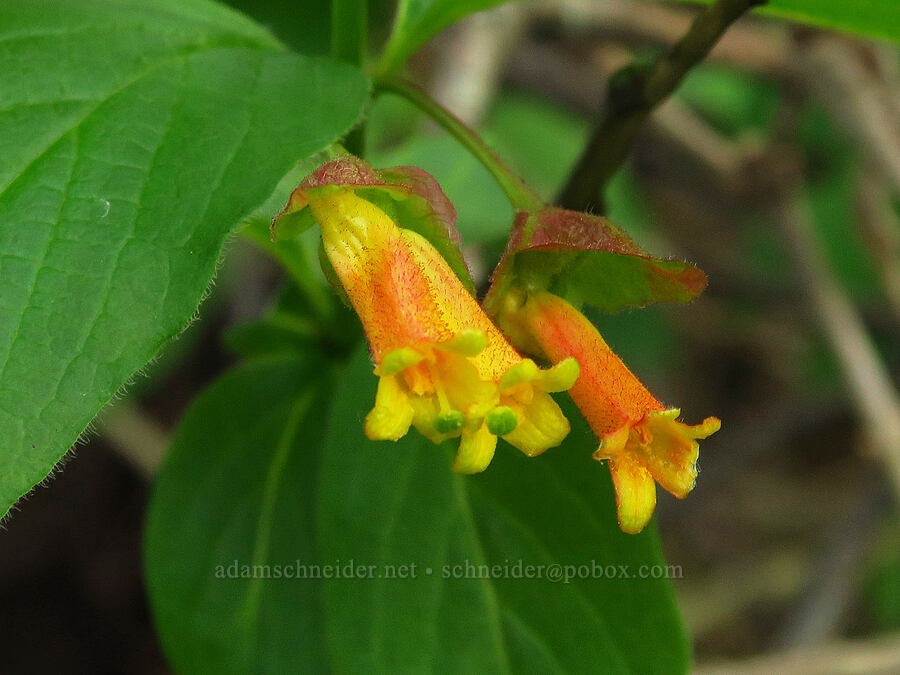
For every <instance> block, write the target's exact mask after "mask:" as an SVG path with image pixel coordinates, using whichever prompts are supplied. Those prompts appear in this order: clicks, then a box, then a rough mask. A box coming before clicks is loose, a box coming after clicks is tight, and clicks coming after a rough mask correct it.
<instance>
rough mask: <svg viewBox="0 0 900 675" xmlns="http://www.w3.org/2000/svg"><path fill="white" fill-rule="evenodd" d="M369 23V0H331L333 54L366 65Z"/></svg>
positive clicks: (350, 61)
mask: <svg viewBox="0 0 900 675" xmlns="http://www.w3.org/2000/svg"><path fill="white" fill-rule="evenodd" d="M368 23H369V6H368V2H367V0H331V55H332V56H333V57H334V58H336V59H338V60H340V61H346V62H347V63H352V64H353V65H354V66H363V65H365V61H366V47H367V32H368Z"/></svg>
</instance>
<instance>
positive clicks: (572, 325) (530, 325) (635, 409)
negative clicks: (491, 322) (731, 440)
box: [507, 291, 721, 533]
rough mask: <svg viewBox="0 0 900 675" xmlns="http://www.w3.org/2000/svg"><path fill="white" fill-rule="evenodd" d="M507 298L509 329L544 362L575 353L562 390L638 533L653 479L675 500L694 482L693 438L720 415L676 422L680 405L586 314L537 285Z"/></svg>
mask: <svg viewBox="0 0 900 675" xmlns="http://www.w3.org/2000/svg"><path fill="white" fill-rule="evenodd" d="M510 302H521V303H522V304H521V305H520V306H518V307H517V308H516V309H514V310H513V311H511V312H509V313H507V321H508V322H509V323H510V330H511V332H513V333H515V334H519V335H521V339H522V340H524V341H527V342H529V343H530V344H531V345H532V349H533V350H538V349H539V350H540V352H542V353H543V354H544V355H546V357H547V358H548V359H549V360H550V361H551V362H554V363H555V362H558V361H561V360H564V359H568V358H572V357H574V358H576V359H577V360H578V363H579V364H580V366H581V375H580V376H579V378H578V381H577V382H576V383H575V385H574V386H573V387H572V388H571V389H570V390H569V394H570V395H571V397H572V399H573V400H574V401H575V404H576V405H577V406H578V408H579V409H580V410H581V412H582V414H583V415H584V417H585V419H586V420H587V422H588V424H590V426H591V429H592V430H593V431H594V433H595V434H596V435H597V438H598V439H599V441H600V445H599V447H598V449H597V450H596V452H594V458H595V459H598V460H607V461H608V464H609V469H610V472H611V474H612V479H613V485H614V487H615V491H616V504H617V508H618V517H619V525H620V527H621V528H622V530H624V531H625V532H629V533H637V532H640V531H641V530H642V529H643V528H644V526H645V525H646V524H647V522H648V521H649V520H650V518H651V516H652V515H653V511H654V509H655V507H656V482H658V483H659V484H660V485H661V486H662V487H663V488H664V489H666V490H668V491H669V492H671V493H672V494H673V495H675V496H676V497H678V498H679V499H682V498H684V497H686V496H687V494H688V493H689V492H690V491H691V490H692V489H693V488H694V483H695V481H696V478H697V458H698V455H699V444H698V443H697V441H698V440H700V439H704V438H706V437H708V436H710V435H711V434H713V433H715V432H716V431H718V430H719V427H720V426H721V422H720V421H719V420H718V419H717V418H715V417H707V418H706V419H705V420H704V421H703V422H702V423H701V424H698V425H695V426H690V425H687V424H684V423H683V422H679V421H678V420H677V418H678V416H679V415H680V414H681V411H680V410H679V409H677V408H666V406H664V405H663V404H662V403H660V402H659V401H658V400H657V399H656V398H655V397H654V396H653V394H651V393H650V392H649V391H647V389H646V387H644V385H643V384H642V383H641V382H640V380H638V378H637V377H635V376H634V375H633V374H632V373H631V371H630V370H629V369H628V368H627V367H626V366H625V364H624V363H622V361H621V359H619V357H618V356H616V355H615V354H614V353H613V352H612V350H611V349H610V348H609V346H607V344H606V342H605V341H604V340H603V338H602V337H601V335H600V333H599V332H598V331H597V329H596V328H595V327H594V325H593V324H592V323H591V322H590V321H589V320H588V319H587V317H585V316H584V315H583V314H582V313H581V312H580V311H578V310H577V309H576V308H575V307H573V306H572V305H570V304H569V303H568V302H566V301H565V300H563V299H562V298H560V297H558V296H556V295H553V294H551V293H548V292H546V291H537V292H534V293H530V294H528V296H527V299H525V298H519V299H518V300H517V301H516V300H513V298H512V296H511V298H510Z"/></svg>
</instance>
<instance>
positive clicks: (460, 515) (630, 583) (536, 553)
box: [318, 354, 688, 673]
mask: <svg viewBox="0 0 900 675" xmlns="http://www.w3.org/2000/svg"><path fill="white" fill-rule="evenodd" d="M374 396H375V378H374V377H373V376H372V374H371V364H370V363H369V362H368V360H367V359H366V358H365V355H364V354H359V356H358V358H357V359H356V360H355V362H354V363H353V365H352V366H351V367H350V368H348V370H347V371H346V373H345V377H344V379H343V381H342V383H341V386H340V387H339V390H338V398H337V401H336V403H335V408H334V410H333V415H334V416H333V419H334V420H335V423H333V424H332V425H331V427H330V429H329V432H328V436H327V439H326V443H325V454H324V456H323V459H322V465H321V473H320V488H319V502H318V503H319V510H318V518H319V527H318V544H319V553H320V559H321V560H322V561H332V562H333V561H336V560H343V561H346V560H350V559H352V560H353V561H354V562H355V563H357V564H358V565H363V566H366V567H367V568H368V569H367V570H366V571H367V573H368V572H369V571H371V573H372V578H359V577H360V575H356V578H353V579H333V580H329V581H326V582H325V591H324V607H325V616H326V626H327V639H328V648H329V653H330V655H331V658H332V667H333V669H334V670H335V671H337V672H350V673H357V672H359V673H363V672H487V673H493V672H617V673H618V672H665V673H676V672H684V671H685V670H686V669H687V660H688V647H687V642H686V638H685V635H684V632H683V630H682V627H681V623H680V620H679V616H678V612H677V609H676V607H675V604H674V601H673V594H672V590H671V587H670V584H669V582H668V581H664V580H661V579H656V580H652V579H624V578H621V577H620V576H618V578H610V576H617V575H619V570H618V569H616V570H615V575H607V573H606V570H605V568H606V566H608V565H616V566H618V565H627V566H628V570H629V572H630V573H637V572H638V570H639V569H640V567H641V565H650V566H653V565H662V564H664V563H663V559H662V556H661V554H660V549H659V540H658V537H657V535H656V534H655V532H654V528H652V527H650V528H648V529H647V530H645V532H644V533H642V534H640V535H636V536H633V535H626V534H623V533H622V532H621V531H619V529H618V526H617V523H616V516H615V499H614V495H613V492H612V486H611V481H610V479H609V473H608V471H607V469H606V468H605V467H604V466H603V465H601V464H599V463H597V462H595V461H594V460H593V459H591V451H592V450H593V449H594V447H595V445H596V440H595V439H594V438H593V436H592V434H591V432H590V431H589V429H588V428H587V426H586V424H585V423H584V422H583V421H582V420H581V419H580V417H579V416H578V413H577V412H576V411H574V409H573V408H572V407H571V405H569V406H566V409H567V413H568V415H569V419H570V420H571V421H572V425H573V431H572V434H571V435H570V437H569V439H568V440H567V441H566V442H565V443H564V444H563V446H562V447H559V448H554V449H551V450H548V451H547V453H546V454H544V455H542V456H540V457H538V458H533V459H529V458H527V457H525V456H524V455H522V454H521V453H519V452H518V451H516V450H514V449H513V448H512V447H510V446H508V445H505V444H504V443H501V447H499V448H498V451H497V456H496V457H495V458H494V461H493V463H492V464H491V466H490V467H488V469H487V471H485V472H484V473H483V474H479V475H476V476H460V475H456V474H453V473H451V472H450V464H451V459H452V454H453V451H454V448H453V447H448V446H452V442H451V443H449V444H448V446H436V445H434V444H432V443H431V442H429V441H427V440H425V439H423V438H422V437H420V436H419V435H418V434H416V433H415V432H411V433H410V434H409V435H408V436H406V437H405V438H404V439H402V440H401V441H399V442H397V443H396V444H392V443H386V442H382V443H373V442H370V441H367V440H366V438H365V436H364V435H363V431H362V424H361V420H362V418H363V416H364V415H365V413H366V412H367V411H368V410H369V409H370V408H371V407H372V404H373V402H374ZM554 564H558V565H561V566H562V567H560V568H558V569H559V570H560V573H561V574H562V575H565V576H568V577H570V578H569V579H568V582H567V583H566V582H565V578H563V579H560V580H558V582H556V583H554V582H553V581H550V580H548V579H546V578H543V579H527V578H514V577H516V576H520V577H524V575H525V574H526V569H530V570H531V571H532V572H533V573H534V574H537V573H538V572H537V570H538V569H541V570H542V571H541V572H540V573H541V574H542V575H544V576H545V577H546V576H547V575H548V574H550V575H552V574H553V572H548V570H550V569H557V568H552V567H551V566H552V565H554ZM482 565H488V566H493V565H497V566H498V567H497V569H496V570H494V571H492V570H490V569H488V570H485V569H484V568H482V567H481V566H482ZM582 565H586V566H587V568H585V569H584V570H582V571H583V572H584V575H585V577H597V578H574V577H578V576H579V574H580V573H581V572H580V571H579V567H580V566H582ZM529 566H531V567H529ZM565 566H574V567H568V568H567V567H565ZM601 568H602V569H603V571H602V572H598V571H597V570H599V569H601ZM647 569H650V568H647ZM656 569H659V568H656ZM467 570H468V571H467ZM485 571H487V572H488V573H490V574H489V577H487V576H485V575H484V572H485ZM403 575H406V577H407V578H403ZM457 576H462V577H466V576H468V577H469V578H455V577H457ZM473 576H475V577H481V578H471V577H473ZM599 577H603V578H599Z"/></svg>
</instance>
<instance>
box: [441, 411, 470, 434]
mask: <svg viewBox="0 0 900 675" xmlns="http://www.w3.org/2000/svg"><path fill="white" fill-rule="evenodd" d="M465 421H466V420H465V418H464V417H463V414H462V413H461V412H460V411H459V410H448V411H446V412H442V413H441V414H440V415H438V416H437V417H435V418H434V430H435V431H436V432H438V433H439V434H452V433H453V432H454V431H459V430H460V429H462V428H463V424H464V423H465Z"/></svg>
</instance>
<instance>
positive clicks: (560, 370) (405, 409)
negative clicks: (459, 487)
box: [301, 185, 578, 473]
mask: <svg viewBox="0 0 900 675" xmlns="http://www.w3.org/2000/svg"><path fill="white" fill-rule="evenodd" d="M301 196H302V200H303V203H302V204H301V206H302V208H306V207H308V208H309V209H310V212H311V214H312V216H313V218H314V219H315V221H316V222H318V224H319V227H320V229H321V233H322V242H323V248H324V251H325V254H326V256H327V257H328V260H329V261H330V263H331V265H332V267H333V269H334V271H335V273H336V275H337V277H338V279H339V280H340V283H341V286H342V287H343V289H344V290H345V291H346V294H347V296H348V298H349V300H350V302H351V304H352V305H353V308H354V309H355V311H356V313H357V314H358V315H359V318H360V320H361V321H362V324H363V328H364V330H365V333H366V337H367V339H368V341H369V346H370V348H371V354H372V358H373V361H374V362H375V374H376V375H378V377H379V382H378V390H377V393H376V397H375V406H374V408H373V409H372V411H371V412H370V413H369V414H368V416H367V417H366V420H365V433H366V435H367V436H368V438H370V439H373V440H397V439H399V438H401V437H402V436H404V435H405V434H406V433H407V432H408V431H409V428H410V426H415V427H416V429H417V430H418V431H419V432H420V433H422V434H423V435H424V436H426V437H427V438H429V439H431V440H432V441H434V442H436V443H439V442H442V441H444V440H446V439H448V438H457V437H458V438H460V445H459V451H458V453H457V456H456V460H455V462H454V464H453V469H454V470H455V471H457V472H461V473H474V472H478V471H482V470H484V469H485V468H486V467H487V466H488V464H489V463H490V461H491V459H492V457H493V455H494V450H495V448H496V445H497V438H498V437H503V438H504V439H505V440H506V441H508V442H509V443H510V444H511V445H513V446H515V447H516V448H518V449H519V450H521V451H522V452H524V453H525V454H526V455H529V456H533V455H537V454H539V453H541V452H543V451H544V450H546V449H547V448H551V447H554V446H556V445H559V444H560V443H561V442H562V440H563V438H565V436H566V435H567V434H568V432H569V423H568V420H566V418H565V416H564V415H563V413H562V411H561V410H560V409H559V406H558V405H557V404H556V402H555V401H554V400H553V399H552V397H551V396H550V395H549V392H555V391H563V390H565V389H568V388H569V387H570V386H571V385H572V384H573V383H574V381H575V379H576V378H577V377H578V364H577V362H576V361H575V360H574V359H563V360H561V362H560V363H559V364H557V365H556V366H554V367H553V368H551V369H549V370H540V369H539V368H538V367H537V366H536V365H535V364H534V362H533V361H531V360H529V359H526V358H524V357H522V356H521V355H520V354H519V353H518V352H517V351H516V350H515V349H514V348H513V347H512V345H510V343H509V342H508V341H507V340H506V339H505V338H504V336H503V334H502V333H501V332H500V331H499V329H498V328H497V327H496V326H495V325H494V324H493V323H492V322H491V320H490V319H489V318H488V317H487V315H486V314H485V313H484V312H483V310H482V309H481V307H480V306H479V304H478V302H477V301H476V300H475V298H474V297H473V296H472V294H471V293H470V292H469V291H468V290H467V289H466V288H465V286H464V285H463V284H462V283H461V282H460V279H459V277H458V276H457V275H456V273H455V272H454V271H453V269H452V268H451V267H450V265H449V264H448V263H447V261H446V260H445V259H444V257H443V256H442V255H441V254H440V253H438V251H437V250H436V249H435V248H434V246H433V245H432V244H431V243H430V242H429V241H428V240H427V239H426V238H425V237H423V236H422V235H421V234H419V233H418V232H415V231H413V230H411V229H407V228H404V227H400V226H399V225H398V223H396V222H394V220H393V219H392V218H391V217H390V216H389V215H388V214H387V213H386V212H385V211H384V210H382V209H381V208H380V207H379V206H377V205H376V204H374V203H372V202H371V201H368V200H367V199H364V198H363V197H360V196H359V195H357V194H356V190H355V189H354V187H353V186H346V185H345V186H333V189H329V190H326V191H319V192H316V191H315V190H310V191H307V192H306V193H304V194H303V195H301Z"/></svg>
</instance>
